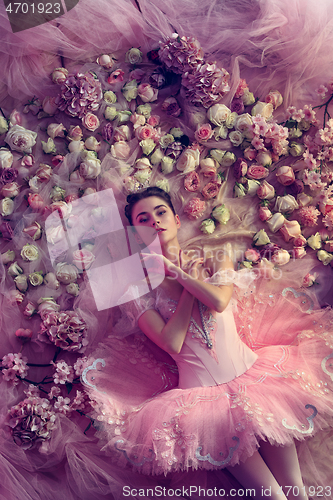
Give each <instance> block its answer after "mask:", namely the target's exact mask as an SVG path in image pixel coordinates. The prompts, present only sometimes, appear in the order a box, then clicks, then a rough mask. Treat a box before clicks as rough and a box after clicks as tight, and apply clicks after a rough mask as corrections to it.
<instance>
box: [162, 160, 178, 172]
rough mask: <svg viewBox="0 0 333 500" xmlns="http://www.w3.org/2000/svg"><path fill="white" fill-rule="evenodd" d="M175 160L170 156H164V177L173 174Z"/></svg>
mask: <svg viewBox="0 0 333 500" xmlns="http://www.w3.org/2000/svg"><path fill="white" fill-rule="evenodd" d="M174 164H175V162H174V160H173V159H172V158H170V156H163V158H162V160H161V170H162V173H163V174H164V175H168V174H171V172H172V171H173V168H174Z"/></svg>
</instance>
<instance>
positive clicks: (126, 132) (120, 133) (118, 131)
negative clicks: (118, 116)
mask: <svg viewBox="0 0 333 500" xmlns="http://www.w3.org/2000/svg"><path fill="white" fill-rule="evenodd" d="M131 136H132V133H131V129H130V128H129V126H128V125H120V127H116V128H115V129H114V137H113V138H114V140H115V141H129V140H130V139H131Z"/></svg>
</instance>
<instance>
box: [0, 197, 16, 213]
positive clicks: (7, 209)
mask: <svg viewBox="0 0 333 500" xmlns="http://www.w3.org/2000/svg"><path fill="white" fill-rule="evenodd" d="M13 212H14V202H13V200H12V199H11V198H7V197H6V198H3V199H2V200H1V201H0V213H1V215H2V216H3V217H6V216H7V215H11V214H12V213H13Z"/></svg>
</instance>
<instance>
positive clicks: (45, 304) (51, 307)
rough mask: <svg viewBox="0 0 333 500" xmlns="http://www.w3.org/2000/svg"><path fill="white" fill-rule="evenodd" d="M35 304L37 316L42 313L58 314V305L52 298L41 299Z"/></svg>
mask: <svg viewBox="0 0 333 500" xmlns="http://www.w3.org/2000/svg"><path fill="white" fill-rule="evenodd" d="M74 269H75V268H74ZM37 303H38V314H41V313H42V312H43V311H55V312H58V311H59V309H60V305H59V304H57V303H56V301H55V300H54V298H53V297H41V298H40V299H39V300H38V302H37Z"/></svg>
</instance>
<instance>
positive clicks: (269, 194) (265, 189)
mask: <svg viewBox="0 0 333 500" xmlns="http://www.w3.org/2000/svg"><path fill="white" fill-rule="evenodd" d="M257 196H258V197H259V198H260V199H261V200H271V199H272V198H274V196H275V189H274V187H273V186H272V185H271V184H269V183H268V182H267V181H263V182H262V183H261V184H260V186H259V187H258V189H257Z"/></svg>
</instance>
